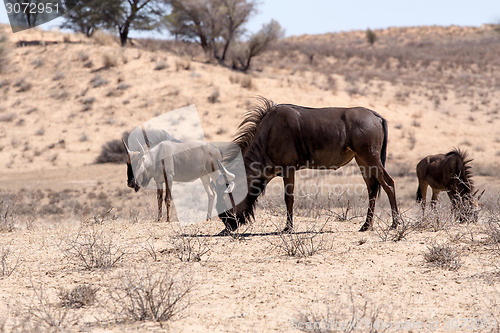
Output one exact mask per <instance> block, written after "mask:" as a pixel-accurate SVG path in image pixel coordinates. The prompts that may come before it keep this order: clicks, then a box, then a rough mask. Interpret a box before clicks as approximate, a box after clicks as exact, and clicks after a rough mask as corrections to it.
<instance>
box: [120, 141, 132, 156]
mask: <svg viewBox="0 0 500 333" xmlns="http://www.w3.org/2000/svg"><path fill="white" fill-rule="evenodd" d="M122 143H123V146H124V147H125V150H126V151H127V154H130V149H128V146H127V144H126V143H125V140H124V139H123V138H122Z"/></svg>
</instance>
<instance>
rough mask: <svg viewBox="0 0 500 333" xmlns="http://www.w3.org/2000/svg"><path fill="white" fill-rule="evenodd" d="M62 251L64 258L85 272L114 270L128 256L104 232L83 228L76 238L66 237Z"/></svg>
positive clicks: (92, 228)
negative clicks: (97, 269) (98, 269)
mask: <svg viewBox="0 0 500 333" xmlns="http://www.w3.org/2000/svg"><path fill="white" fill-rule="evenodd" d="M59 247H60V249H61V251H62V253H63V255H64V257H65V258H66V259H67V260H68V261H69V262H71V263H73V264H74V265H76V266H79V267H81V268H83V269H85V270H92V269H96V268H104V269H107V268H112V267H114V266H115V265H116V264H117V263H119V262H120V261H121V260H122V259H123V257H124V256H125V255H126V253H125V251H124V250H123V249H122V248H121V247H120V246H118V245H116V243H115V242H114V241H113V238H112V237H111V236H109V235H108V234H107V233H105V232H104V231H102V230H99V229H98V228H96V227H94V226H91V227H82V228H80V230H79V231H78V233H77V235H76V236H74V237H66V238H65V239H64V240H63V241H62V244H60V246H59Z"/></svg>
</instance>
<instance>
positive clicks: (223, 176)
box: [123, 141, 235, 221]
mask: <svg viewBox="0 0 500 333" xmlns="http://www.w3.org/2000/svg"><path fill="white" fill-rule="evenodd" d="M123 143H124V145H125V148H126V149H127V153H128V154H129V157H130V160H131V164H132V166H133V169H134V174H135V181H136V183H137V185H138V186H140V187H146V186H147V185H148V184H149V182H150V181H151V179H153V180H154V181H155V183H156V186H157V188H158V189H160V188H163V184H165V187H166V193H165V206H166V210H167V221H170V204H171V200H172V194H171V189H172V183H173V182H174V181H177V182H192V181H195V180H197V179H200V180H201V182H202V184H203V187H204V189H205V192H206V193H207V196H208V211H207V219H208V218H210V216H211V213H212V210H213V206H214V199H215V194H216V192H215V186H216V185H215V183H218V184H219V185H224V184H226V180H227V181H229V183H228V184H227V188H226V190H225V193H230V192H231V191H232V190H233V188H234V183H233V180H234V178H235V176H234V175H233V174H232V173H230V172H229V171H227V170H226V169H225V168H224V166H223V165H222V164H221V163H220V161H221V160H222V153H221V151H220V150H219V149H218V148H217V147H215V146H214V145H212V144H208V143H203V142H174V141H163V142H160V143H159V144H157V145H156V146H154V147H153V148H151V149H149V148H147V147H146V148H145V147H143V146H142V145H141V144H140V143H139V142H138V144H139V146H140V148H141V152H132V151H130V150H129V149H128V147H127V145H126V144H125V142H123ZM161 215H162V214H161V200H159V202H158V219H161Z"/></svg>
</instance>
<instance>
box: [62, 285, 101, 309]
mask: <svg viewBox="0 0 500 333" xmlns="http://www.w3.org/2000/svg"><path fill="white" fill-rule="evenodd" d="M97 290H98V288H95V287H92V286H91V285H88V284H81V285H78V286H76V287H74V288H73V289H71V290H68V289H65V288H61V290H59V293H58V296H59V299H60V301H61V306H63V307H66V308H74V309H79V308H82V307H84V306H90V305H92V304H94V302H95V300H96V294H97Z"/></svg>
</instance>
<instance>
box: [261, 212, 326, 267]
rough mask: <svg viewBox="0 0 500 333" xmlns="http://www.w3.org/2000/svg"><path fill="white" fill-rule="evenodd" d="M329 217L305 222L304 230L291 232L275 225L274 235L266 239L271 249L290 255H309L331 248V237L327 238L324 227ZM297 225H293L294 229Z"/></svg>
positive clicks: (299, 256)
mask: <svg viewBox="0 0 500 333" xmlns="http://www.w3.org/2000/svg"><path fill="white" fill-rule="evenodd" d="M329 220H330V219H329V218H327V219H326V220H325V221H320V219H319V218H316V219H315V221H313V222H310V223H308V224H307V226H306V229H305V230H304V231H299V230H293V231H291V232H282V231H281V229H280V228H282V227H281V226H276V225H275V227H276V229H277V231H276V236H275V237H273V238H270V239H269V240H268V241H269V242H270V244H271V248H272V249H278V250H279V251H280V252H281V253H282V254H284V255H286V256H290V257H298V258H301V257H310V256H312V255H314V254H317V253H321V252H324V251H327V250H331V249H332V248H333V243H332V240H331V239H328V234H329V233H330V231H329V230H328V229H327V228H326V227H327V224H328V222H329ZM296 228H297V226H295V229H296Z"/></svg>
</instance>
